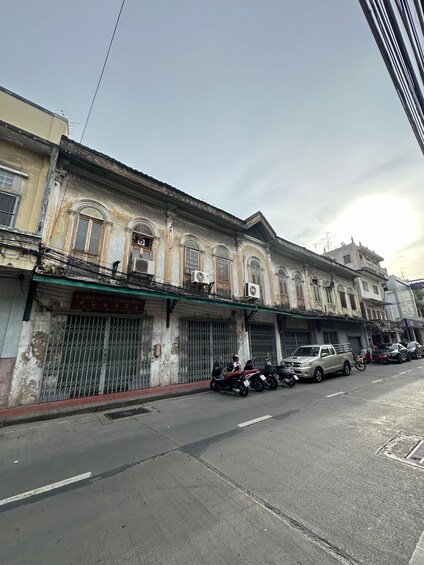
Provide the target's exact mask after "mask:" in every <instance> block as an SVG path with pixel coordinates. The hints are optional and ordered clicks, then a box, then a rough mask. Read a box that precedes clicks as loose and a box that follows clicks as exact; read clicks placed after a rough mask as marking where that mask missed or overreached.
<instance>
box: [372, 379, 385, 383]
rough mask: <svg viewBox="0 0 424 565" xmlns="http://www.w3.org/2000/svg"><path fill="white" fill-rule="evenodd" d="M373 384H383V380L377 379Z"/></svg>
mask: <svg viewBox="0 0 424 565" xmlns="http://www.w3.org/2000/svg"><path fill="white" fill-rule="evenodd" d="M371 382H372V383H382V382H383V379H377V380H376V381H371Z"/></svg>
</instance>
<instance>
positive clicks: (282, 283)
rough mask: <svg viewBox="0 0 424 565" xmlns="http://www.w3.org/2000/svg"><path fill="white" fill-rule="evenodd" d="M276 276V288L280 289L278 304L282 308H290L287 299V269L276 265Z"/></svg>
mask: <svg viewBox="0 0 424 565" xmlns="http://www.w3.org/2000/svg"><path fill="white" fill-rule="evenodd" d="M277 277H278V289H279V291H280V305H281V306H283V307H284V308H290V301H289V291H288V284H287V280H288V276H287V271H286V269H285V268H284V267H278V269H277Z"/></svg>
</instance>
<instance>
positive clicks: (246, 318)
mask: <svg viewBox="0 0 424 565" xmlns="http://www.w3.org/2000/svg"><path fill="white" fill-rule="evenodd" d="M257 312H258V311H257V310H251V311H250V312H249V313H248V312H247V310H245V311H244V330H245V331H246V332H247V330H248V329H249V322H250V320H252V318H253V316H254V315H255V314H257Z"/></svg>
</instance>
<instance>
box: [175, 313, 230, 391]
mask: <svg viewBox="0 0 424 565" xmlns="http://www.w3.org/2000/svg"><path fill="white" fill-rule="evenodd" d="M236 351H237V328H236V324H235V322H201V321H197V320H196V321H192V320H181V322H180V372H179V382H180V383H191V382H194V381H201V380H204V379H209V378H210V376H211V372H212V366H213V362H214V361H216V360H220V359H222V361H224V363H227V362H229V361H231V359H232V356H233V355H234V353H235V352H236Z"/></svg>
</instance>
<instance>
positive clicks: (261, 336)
mask: <svg viewBox="0 0 424 565" xmlns="http://www.w3.org/2000/svg"><path fill="white" fill-rule="evenodd" d="M249 337H250V351H251V355H252V358H253V359H255V361H256V366H257V367H263V365H264V363H265V359H271V361H272V362H273V363H274V364H276V363H278V362H279V361H280V360H279V359H277V345H276V343H275V326H274V325H271V324H249Z"/></svg>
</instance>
